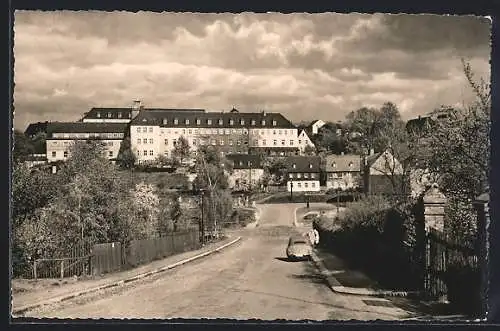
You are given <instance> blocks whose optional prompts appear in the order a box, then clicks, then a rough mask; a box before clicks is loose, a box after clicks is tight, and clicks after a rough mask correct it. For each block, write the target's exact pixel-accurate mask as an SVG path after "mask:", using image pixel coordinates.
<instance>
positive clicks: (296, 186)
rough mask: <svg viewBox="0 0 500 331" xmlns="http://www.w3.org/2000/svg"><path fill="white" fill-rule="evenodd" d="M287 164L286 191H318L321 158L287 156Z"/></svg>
mask: <svg viewBox="0 0 500 331" xmlns="http://www.w3.org/2000/svg"><path fill="white" fill-rule="evenodd" d="M285 162H286V165H287V183H286V185H287V190H288V192H290V191H292V192H319V191H320V189H321V187H320V182H319V180H320V173H321V158H320V157H319V156H289V157H287V158H286V159H285Z"/></svg>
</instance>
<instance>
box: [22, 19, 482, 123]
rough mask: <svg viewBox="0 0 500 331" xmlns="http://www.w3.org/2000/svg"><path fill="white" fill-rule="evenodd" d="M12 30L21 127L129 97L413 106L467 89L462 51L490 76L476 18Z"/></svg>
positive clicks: (50, 23)
mask: <svg viewBox="0 0 500 331" xmlns="http://www.w3.org/2000/svg"><path fill="white" fill-rule="evenodd" d="M14 29H15V37H14V43H15V46H14V56H15V67H14V72H15V77H14V79H15V82H16V87H15V95H14V97H15V106H16V117H15V125H16V127H20V128H24V127H25V126H26V125H27V123H29V122H30V121H38V120H43V119H44V117H46V118H47V119H53V118H56V119H58V120H64V119H65V120H73V119H76V118H78V117H79V116H81V113H83V112H85V111H86V110H87V109H88V108H89V107H92V106H126V105H128V104H129V103H130V102H131V100H132V99H134V98H141V99H142V100H144V102H145V103H146V105H150V106H154V107H198V108H207V109H215V110H221V109H230V108H231V107H233V106H235V107H237V108H241V109H246V110H247V111H251V110H256V109H262V108H265V109H269V110H272V111H279V112H282V113H283V114H284V115H285V116H287V117H289V118H291V119H293V120H302V119H305V120H309V119H310V118H312V117H314V118H324V119H327V120H340V119H342V118H343V117H344V116H345V114H347V113H348V112H349V111H351V110H354V109H356V108H358V107H361V106H363V105H374V106H377V105H381V104H382V103H383V102H385V101H392V102H394V103H396V104H398V106H400V109H401V111H402V112H403V115H404V116H410V115H413V114H416V113H422V112H427V111H429V110H431V109H432V108H434V107H437V106H439V105H441V104H454V103H458V102H461V101H463V100H464V99H466V100H467V98H470V95H469V94H467V93H465V92H463V91H464V90H466V85H465V80H464V77H463V73H462V72H461V64H460V58H462V57H465V58H467V59H469V60H470V61H471V63H472V64H473V68H474V70H475V71H476V72H478V74H479V75H480V76H488V75H489V64H488V60H489V21H488V20H486V19H481V18H475V17H456V16H448V17H446V16H431V15H418V16H411V15H381V14H377V15H363V14H326V13H325V14H289V15H283V14H279V13H272V14H252V13H243V14H239V15H234V14H186V13H146V12H140V13H137V14H136V13H127V12H110V13H107V12H26V11H24V12H16V16H15V27H14ZM486 78H488V77H486ZM49 117H50V118H49Z"/></svg>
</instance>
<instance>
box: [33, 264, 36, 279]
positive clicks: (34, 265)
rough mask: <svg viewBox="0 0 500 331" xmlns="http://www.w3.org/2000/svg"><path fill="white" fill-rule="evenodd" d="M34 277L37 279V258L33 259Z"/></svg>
mask: <svg viewBox="0 0 500 331" xmlns="http://www.w3.org/2000/svg"><path fill="white" fill-rule="evenodd" d="M33 278H35V280H36V279H37V274H36V259H35V260H34V261H33Z"/></svg>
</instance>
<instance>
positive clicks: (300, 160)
mask: <svg viewBox="0 0 500 331" xmlns="http://www.w3.org/2000/svg"><path fill="white" fill-rule="evenodd" d="M285 163H286V166H287V171H288V172H319V171H320V167H321V158H320V157H319V156H288V157H286V158H285Z"/></svg>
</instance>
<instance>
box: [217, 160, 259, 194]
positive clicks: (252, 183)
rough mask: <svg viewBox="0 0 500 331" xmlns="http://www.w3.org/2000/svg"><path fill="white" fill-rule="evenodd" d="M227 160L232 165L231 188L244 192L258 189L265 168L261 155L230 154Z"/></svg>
mask: <svg viewBox="0 0 500 331" xmlns="http://www.w3.org/2000/svg"><path fill="white" fill-rule="evenodd" d="M226 158H227V159H228V160H229V161H231V163H232V168H233V170H232V172H231V174H230V175H229V187H230V188H232V189H233V190H235V191H244V190H248V189H250V188H254V187H257V186H258V185H259V183H260V180H261V179H262V176H263V175H264V166H263V164H262V161H263V159H262V157H261V156H260V155H252V154H228V155H226Z"/></svg>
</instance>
